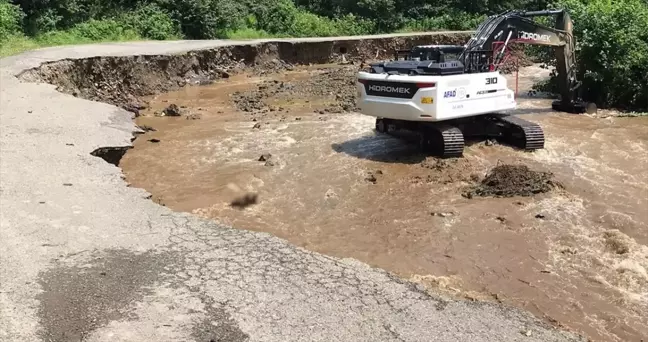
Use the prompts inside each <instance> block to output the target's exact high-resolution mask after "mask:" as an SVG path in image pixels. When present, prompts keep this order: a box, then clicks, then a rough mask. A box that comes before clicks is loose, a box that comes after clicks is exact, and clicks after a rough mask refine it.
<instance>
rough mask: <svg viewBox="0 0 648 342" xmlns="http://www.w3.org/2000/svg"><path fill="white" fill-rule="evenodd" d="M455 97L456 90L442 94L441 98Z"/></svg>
mask: <svg viewBox="0 0 648 342" xmlns="http://www.w3.org/2000/svg"><path fill="white" fill-rule="evenodd" d="M456 96H457V91H456V90H448V91H446V92H444V93H443V97H456Z"/></svg>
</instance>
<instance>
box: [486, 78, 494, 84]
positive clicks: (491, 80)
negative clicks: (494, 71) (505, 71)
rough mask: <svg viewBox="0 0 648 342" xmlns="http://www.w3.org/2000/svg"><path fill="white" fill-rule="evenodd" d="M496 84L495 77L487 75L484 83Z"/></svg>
mask: <svg viewBox="0 0 648 342" xmlns="http://www.w3.org/2000/svg"><path fill="white" fill-rule="evenodd" d="M489 84H497V77H488V78H487V79H486V85H489Z"/></svg>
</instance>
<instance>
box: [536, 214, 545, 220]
mask: <svg viewBox="0 0 648 342" xmlns="http://www.w3.org/2000/svg"><path fill="white" fill-rule="evenodd" d="M535 218H537V219H543V218H545V216H544V215H543V214H538V215H536V216H535Z"/></svg>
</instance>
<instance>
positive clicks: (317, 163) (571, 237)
mask: <svg viewBox="0 0 648 342" xmlns="http://www.w3.org/2000/svg"><path fill="white" fill-rule="evenodd" d="M329 68H333V69H334V70H337V69H339V68H341V67H339V66H330V67H329ZM336 68H337V69H336ZM337 71H339V72H340V73H343V72H344V71H343V70H341V69H340V70H337ZM337 71H336V72H337ZM347 72H348V71H347ZM321 73H322V71H321V70H317V68H310V69H308V70H306V69H296V70H294V71H292V72H287V73H284V74H281V75H276V76H267V77H265V78H260V77H250V76H246V75H238V76H234V77H232V78H230V79H229V80H227V81H224V82H220V83H216V84H213V85H209V86H200V87H187V88H185V89H182V90H180V91H176V92H173V93H167V94H162V95H158V96H156V97H153V98H151V99H150V100H151V108H150V109H149V110H148V112H146V113H144V115H143V116H141V117H139V118H138V119H137V123H138V124H140V125H147V126H151V127H154V128H155V129H156V130H157V131H154V132H149V133H146V134H145V135H143V136H140V137H139V138H138V139H137V140H136V141H135V143H134V144H135V148H134V149H132V150H130V151H129V152H128V153H126V155H125V156H124V158H123V159H122V161H121V164H120V166H121V167H123V169H124V172H125V174H126V177H127V180H128V182H129V183H131V185H132V186H135V187H141V188H144V189H146V190H148V191H149V192H151V193H152V194H153V196H154V197H153V198H154V200H156V201H158V202H160V203H163V204H164V205H166V206H168V207H170V208H172V209H174V210H178V211H187V212H192V213H195V214H197V215H200V216H204V217H208V218H213V219H214V220H217V221H219V222H222V223H225V224H229V225H233V226H234V227H237V228H241V229H250V230H255V231H263V232H269V233H271V234H274V235H276V236H279V237H281V238H285V239H287V240H289V241H291V242H292V243H295V244H296V245H299V246H302V247H305V248H307V249H310V250H313V251H317V252H321V253H325V254H329V255H333V256H337V257H352V258H357V259H359V260H361V261H364V262H366V263H368V264H370V265H373V266H377V267H381V268H384V269H387V270H389V271H392V272H394V273H396V274H398V275H400V276H402V277H404V278H407V279H411V280H413V281H416V282H420V283H422V284H424V285H425V286H427V287H428V288H429V289H430V290H431V291H439V292H442V293H445V294H450V295H455V296H459V297H463V298H471V299H477V300H493V301H499V302H502V303H505V304H509V305H514V306H517V307H520V308H523V309H527V310H530V311H531V312H532V313H534V314H535V315H537V316H538V317H540V318H543V319H546V320H548V321H550V322H552V323H554V324H556V325H558V326H562V327H565V328H569V329H572V330H575V331H578V332H582V333H584V334H585V335H587V336H588V337H590V338H591V339H593V340H595V341H637V342H638V341H640V340H642V339H644V340H645V339H646V336H648V274H647V270H648V247H647V246H646V245H648V210H647V208H648V172H647V171H648V118H618V117H608V118H601V117H591V116H586V115H580V116H579V115H569V114H561V113H555V112H551V111H550V110H548V109H547V108H550V102H551V101H550V100H547V99H537V98H531V97H528V96H525V95H524V94H525V91H524V90H525V89H527V88H528V86H529V84H531V83H532V82H533V81H534V79H537V78H538V77H543V76H545V75H546V73H545V72H544V70H541V69H538V68H535V67H531V68H526V69H525V70H523V71H522V72H521V73H520V77H521V79H520V90H521V92H520V93H521V96H520V109H518V110H517V112H518V113H519V114H521V115H523V116H524V117H525V118H528V119H529V120H532V121H536V122H538V123H540V124H541V125H542V126H543V128H544V129H545V134H546V137H547V142H546V148H545V149H544V150H540V151H536V152H534V153H525V152H522V151H518V150H515V149H512V148H510V147H507V146H501V145H494V146H486V145H485V144H484V143H483V142H476V143H473V144H470V145H469V146H468V147H467V148H466V151H465V157H464V158H462V159H457V160H450V161H445V162H438V161H436V160H435V159H433V158H426V157H425V156H424V155H421V154H419V153H418V152H417V151H416V149H415V148H414V147H412V146H410V145H408V144H406V143H403V142H402V141H399V140H396V139H394V138H391V137H387V136H381V135H376V134H375V133H374V132H373V131H372V128H373V124H374V121H373V119H372V118H370V117H366V116H362V115H359V114H356V113H338V114H332V113H323V114H321V113H320V109H321V108H325V107H326V106H328V105H329V104H330V103H333V102H335V101H336V99H335V91H333V89H336V90H339V89H341V88H340V87H342V86H341V85H340V84H338V83H335V82H338V81H335V82H331V84H327V83H326V82H327V81H326V80H323V81H322V86H330V87H331V89H332V91H331V94H329V95H327V94H326V92H320V91H317V94H316V95H313V93H314V92H315V91H312V90H310V89H312V87H310V88H309V86H305V85H304V84H305V83H304V82H306V83H307V82H309V81H310V80H315V79H317V77H318V76H317V75H321ZM269 79H270V80H272V79H275V80H281V81H284V82H286V83H288V84H293V85H294V87H293V88H292V89H293V90H291V92H288V93H285V94H282V93H281V92H280V93H277V94H273V95H270V96H269V97H268V98H264V99H263V101H264V102H265V103H266V104H267V105H268V106H270V107H272V108H274V109H275V110H274V111H268V112H267V113H256V114H255V113H251V112H241V111H239V110H237V108H236V106H235V104H234V102H233V100H232V96H231V94H233V93H235V92H237V91H238V92H245V91H250V90H254V89H255V88H256V87H257V86H258V84H260V83H261V82H263V81H264V80H269ZM300 89H302V90H306V89H309V90H308V91H300ZM345 89H347V88H345ZM170 103H175V104H177V105H179V106H181V107H186V108H183V109H184V110H185V111H186V112H187V113H198V114H200V115H201V118H200V119H196V120H189V119H187V118H186V117H185V116H183V117H156V116H154V115H153V113H154V112H156V111H157V112H160V111H161V110H162V109H163V108H164V107H166V106H168V105H169V104H170ZM280 107H281V109H282V110H279V108H280ZM603 113H605V111H603ZM253 120H256V121H253ZM257 124H258V125H257ZM255 125H257V128H254V126H255ZM259 126H260V127H259ZM150 139H159V142H157V143H153V142H150V141H149V140H150ZM262 154H271V155H272V157H270V159H269V160H270V161H271V162H270V163H268V162H266V161H259V157H260V156H261V155H262ZM501 163H510V164H523V165H527V166H528V167H529V168H531V169H533V170H538V171H548V172H552V173H553V174H554V178H555V180H556V181H558V182H560V183H562V184H563V186H564V189H562V190H560V189H558V190H554V191H552V192H549V193H545V194H539V195H536V196H533V197H513V198H477V197H475V198H472V199H468V198H464V197H462V196H461V194H462V192H463V191H464V190H465V189H466V188H467V187H469V186H471V185H473V181H474V179H478V178H480V177H483V176H484V175H485V174H486V173H487V172H488V170H490V169H491V168H493V167H494V166H496V165H498V164H501ZM247 192H253V193H257V194H258V199H259V202H258V204H256V205H252V206H250V207H247V208H246V209H238V208H235V207H232V206H230V202H231V201H232V200H233V199H234V198H237V197H239V196H241V195H243V194H245V193H247Z"/></svg>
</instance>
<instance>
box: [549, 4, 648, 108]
mask: <svg viewBox="0 0 648 342" xmlns="http://www.w3.org/2000/svg"><path fill="white" fill-rule="evenodd" d="M560 6H561V7H564V8H567V9H568V10H569V12H570V14H571V16H572V19H573V21H574V36H575V38H576V45H577V46H576V53H577V60H578V62H577V63H578V74H579V76H580V78H581V80H582V82H583V85H582V91H583V98H584V99H585V100H587V101H591V102H595V103H596V104H597V105H598V106H600V107H603V108H605V107H616V108H619V109H627V110H648V83H647V82H646V79H647V77H648V6H647V5H646V3H645V0H626V1H622V2H615V1H608V0H592V1H588V2H581V1H578V0H562V1H561V3H560ZM555 81H556V79H555V76H554V77H553V78H552V81H551V83H552V85H553V86H555Z"/></svg>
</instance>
